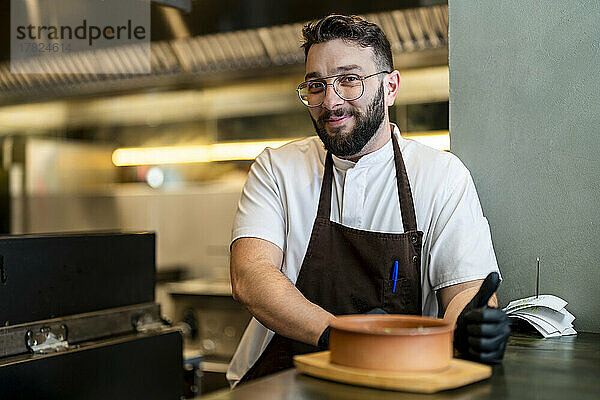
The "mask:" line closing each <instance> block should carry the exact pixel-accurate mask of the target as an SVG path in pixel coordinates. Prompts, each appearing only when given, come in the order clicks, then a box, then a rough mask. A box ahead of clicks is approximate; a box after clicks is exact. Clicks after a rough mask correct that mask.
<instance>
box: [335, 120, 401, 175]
mask: <svg viewBox="0 0 600 400" xmlns="http://www.w3.org/2000/svg"><path fill="white" fill-rule="evenodd" d="M391 126H392V128H393V132H392V134H393V135H396V136H397V137H399V136H400V129H398V127H397V126H396V124H394V123H391ZM392 157H394V148H393V146H392V141H391V139H390V140H388V141H387V142H386V144H384V145H383V146H382V147H381V148H379V149H377V150H375V151H374V152H372V153H368V154H365V155H364V156H362V157H361V158H360V159H359V160H358V161H357V162H354V161H350V160H345V159H343V158H339V157H337V156H336V155H334V154H332V158H333V165H334V166H335V167H336V168H337V169H338V170H342V171H347V170H349V169H350V168H369V167H371V166H373V165H376V164H383V163H385V162H387V161H389V160H390V159H391V158H392Z"/></svg>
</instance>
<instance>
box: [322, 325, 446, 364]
mask: <svg viewBox="0 0 600 400" xmlns="http://www.w3.org/2000/svg"><path fill="white" fill-rule="evenodd" d="M330 326H331V335H330V339H329V349H330V351H331V355H330V357H331V358H330V361H331V362H332V363H334V364H339V365H345V366H348V367H355V368H362V369H372V370H383V371H397V372H438V371H442V370H444V369H446V368H448V367H449V366H450V361H451V360H452V354H453V352H452V339H453V331H454V323H453V322H448V321H444V320H442V319H437V318H428V317H417V316H410V315H346V316H341V317H337V318H336V319H335V320H334V321H332V322H331V324H330Z"/></svg>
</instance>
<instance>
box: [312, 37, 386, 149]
mask: <svg viewBox="0 0 600 400" xmlns="http://www.w3.org/2000/svg"><path fill="white" fill-rule="evenodd" d="M379 71H380V68H378V67H377V66H376V64H375V62H374V56H373V51H372V50H371V49H370V48H364V47H360V46H358V45H354V44H352V43H349V42H344V41H343V40H341V39H335V40H331V41H328V42H325V43H319V44H314V45H312V46H311V47H310V50H309V52H308V56H307V58H306V77H305V79H306V80H309V79H316V78H323V77H327V76H331V75H339V74H342V73H355V74H358V75H360V76H365V75H370V74H373V73H375V72H379ZM380 79H381V78H380V77H379V76H375V77H372V78H368V79H366V80H365V81H364V86H365V91H364V93H363V95H362V96H361V97H360V98H358V99H357V100H353V101H346V100H344V99H342V98H341V97H339V96H338V95H337V94H336V93H335V91H334V90H333V87H332V86H327V91H326V96H325V100H324V101H323V104H322V105H321V106H319V107H311V108H309V113H310V116H311V118H312V121H313V124H314V126H315V130H316V132H317V134H318V135H319V137H320V138H321V140H322V141H323V144H324V145H325V148H326V149H327V150H329V151H330V152H331V153H333V154H335V155H336V156H339V157H347V156H352V155H355V154H357V153H359V152H360V151H361V150H362V149H363V147H365V145H366V144H367V143H368V142H369V140H370V139H371V138H372V137H373V135H374V134H375V133H376V132H377V130H378V129H379V128H380V127H381V124H382V123H383V121H384V120H385V116H386V107H385V100H384V92H383V85H382V84H381V80H380ZM326 82H327V83H332V82H333V79H327V80H326Z"/></svg>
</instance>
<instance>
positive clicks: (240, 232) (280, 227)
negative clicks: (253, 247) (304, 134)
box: [231, 149, 285, 251]
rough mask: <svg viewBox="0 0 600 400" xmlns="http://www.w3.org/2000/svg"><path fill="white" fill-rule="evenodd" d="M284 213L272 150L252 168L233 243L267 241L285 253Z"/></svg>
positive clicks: (234, 222)
mask: <svg viewBox="0 0 600 400" xmlns="http://www.w3.org/2000/svg"><path fill="white" fill-rule="evenodd" d="M284 216H285V212H284V207H283V202H282V200H281V193H280V190H279V186H278V185H277V180H276V179H275V176H274V174H273V170H272V164H271V154H270V149H265V150H264V151H263V152H262V153H261V154H260V155H259V156H258V157H257V158H256V160H255V162H254V164H252V167H251V168H250V172H249V174H248V179H247V180H246V184H245V185H244V189H243V190H242V196H241V198H240V201H239V203H238V210H237V213H236V215H235V218H234V221H233V230H232V236H231V243H233V242H234V241H235V240H237V239H239V238H242V237H255V238H259V239H264V240H267V241H269V242H271V243H273V244H275V245H276V246H278V247H279V248H280V249H281V250H282V251H283V250H284V246H285V218H284Z"/></svg>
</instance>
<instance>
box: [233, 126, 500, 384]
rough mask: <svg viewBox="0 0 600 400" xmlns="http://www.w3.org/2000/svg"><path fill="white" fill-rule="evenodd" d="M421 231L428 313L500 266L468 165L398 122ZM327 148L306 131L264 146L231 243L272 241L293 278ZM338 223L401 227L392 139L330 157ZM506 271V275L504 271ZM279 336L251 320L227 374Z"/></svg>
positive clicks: (239, 370) (237, 373)
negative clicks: (446, 293)
mask: <svg viewBox="0 0 600 400" xmlns="http://www.w3.org/2000/svg"><path fill="white" fill-rule="evenodd" d="M393 127H394V134H395V135H396V137H397V138H398V144H399V147H400V150H401V152H402V157H403V159H404V164H405V166H406V170H407V173H408V178H409V181H410V187H411V190H412V195H413V201H414V206H415V214H416V219H417V228H418V230H419V231H423V233H424V236H423V248H422V252H423V253H422V254H423V255H422V257H421V287H422V299H421V300H422V313H423V315H426V316H432V317H437V315H438V303H437V298H436V293H435V292H436V291H437V290H439V289H441V288H443V287H446V286H450V285H454V284H457V283H461V282H467V281H471V280H474V279H484V278H485V277H486V276H487V275H488V273H490V272H492V271H498V264H497V262H496V256H495V254H494V249H493V247H492V240H491V235H490V229H489V225H488V222H487V219H486V218H485V217H484V216H483V212H482V210H481V205H480V203H479V198H478V196H477V192H476V191H475V186H474V184H473V180H472V178H471V175H470V173H469V171H468V170H467V169H466V167H465V166H464V165H463V164H462V162H461V161H460V160H459V159H458V158H457V157H456V156H454V155H453V154H451V153H448V152H443V151H439V150H435V149H433V148H431V147H428V146H425V145H423V144H420V143H418V142H415V141H413V140H408V139H404V138H402V137H401V136H400V131H399V130H398V128H397V127H396V126H395V125H394V126H393ZM326 154H327V153H326V150H325V149H324V147H323V144H322V142H321V140H320V139H319V138H318V137H316V136H313V137H309V138H306V139H303V140H299V141H295V142H292V143H289V144H286V145H284V146H282V147H280V148H278V149H270V148H267V149H265V150H264V151H263V152H262V153H261V154H260V155H259V156H258V157H257V158H256V161H255V162H254V164H253V165H252V167H251V169H250V173H249V175H248V180H247V181H246V184H245V186H244V190H243V192H242V197H241V199H240V202H239V205H238V211H237V214H236V216H235V220H234V224H233V232H232V240H231V242H232V243H233V242H234V241H235V240H236V239H239V238H242V237H255V238H260V239H264V240H268V241H269V242H271V243H274V244H275V245H277V246H278V247H279V248H280V249H281V250H282V251H283V255H284V256H283V265H282V269H281V271H282V272H283V274H285V276H286V277H287V278H288V279H289V280H290V281H292V282H293V283H295V282H296V279H297V277H298V274H299V272H300V268H301V266H302V261H303V259H304V254H305V253H306V249H307V247H308V242H309V240H310V235H311V232H312V226H313V222H314V220H315V217H316V214H317V205H318V203H319V195H320V191H321V182H322V180H323V171H324V166H325V156H326ZM333 165H334V171H333V185H334V187H333V190H332V195H331V220H332V221H334V222H337V223H340V224H342V225H346V226H349V227H352V228H356V229H361V230H366V231H377V232H388V233H402V232H403V231H404V229H403V224H402V215H401V212H400V205H399V200H398V187H397V183H396V168H395V163H394V151H393V147H392V141H391V140H389V141H388V142H387V143H386V144H385V145H384V146H383V147H382V148H380V149H378V150H377V151H374V152H372V153H369V154H366V155H364V156H363V157H361V158H360V159H359V160H358V162H352V161H348V160H344V159H341V158H338V157H336V156H335V155H334V156H333ZM498 272H499V271H498ZM272 336H273V332H272V331H270V330H269V329H267V328H265V327H264V326H263V325H262V324H261V323H260V322H258V321H257V320H256V319H255V318H253V319H252V320H251V321H250V324H249V325H248V327H247V329H246V332H245V333H244V336H243V337H242V340H241V342H240V345H239V346H238V349H237V351H236V353H235V355H234V356H233V359H232V362H231V364H230V366H229V370H228V371H227V379H228V380H229V382H230V384H231V385H235V384H236V383H237V382H238V381H239V380H240V379H241V378H242V376H243V375H244V373H245V372H246V371H247V370H248V369H249V368H250V367H251V366H252V365H253V364H254V362H255V361H256V359H258V357H259V356H260V354H261V353H262V351H263V350H264V349H265V348H266V346H267V344H268V343H269V341H270V340H271V338H272Z"/></svg>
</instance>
